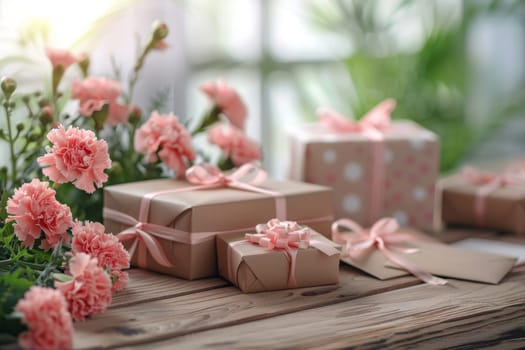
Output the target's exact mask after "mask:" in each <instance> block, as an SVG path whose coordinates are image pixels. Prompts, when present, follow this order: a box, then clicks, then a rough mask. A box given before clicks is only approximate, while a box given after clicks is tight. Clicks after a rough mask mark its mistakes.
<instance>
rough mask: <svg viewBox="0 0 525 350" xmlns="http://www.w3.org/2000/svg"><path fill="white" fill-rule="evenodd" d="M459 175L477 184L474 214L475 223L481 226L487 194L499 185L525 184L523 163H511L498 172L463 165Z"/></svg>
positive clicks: (483, 220) (499, 186) (483, 221)
mask: <svg viewBox="0 0 525 350" xmlns="http://www.w3.org/2000/svg"><path fill="white" fill-rule="evenodd" d="M461 176H463V178H464V179H465V180H467V181H468V182H470V183H472V184H474V185H476V186H479V187H478V189H477V191H476V201H475V203H474V215H475V218H476V224H477V225H478V226H479V227H482V226H483V225H484V223H485V216H486V215H485V214H486V202H487V200H486V199H487V196H488V195H489V194H490V193H492V192H493V191H495V190H497V189H498V188H501V187H505V186H510V185H525V165H524V164H523V163H512V164H511V165H509V166H508V167H507V168H505V170H504V171H503V172H502V173H500V174H496V173H492V172H489V171H483V170H480V169H477V168H474V167H465V168H463V170H462V171H461Z"/></svg>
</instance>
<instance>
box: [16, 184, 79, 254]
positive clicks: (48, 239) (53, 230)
mask: <svg viewBox="0 0 525 350" xmlns="http://www.w3.org/2000/svg"><path fill="white" fill-rule="evenodd" d="M7 213H8V214H9V216H8V217H7V221H16V223H15V224H14V226H13V228H14V230H15V235H16V236H17V237H18V239H19V240H21V241H22V242H23V244H22V245H23V246H25V247H32V246H33V244H34V243H35V239H38V238H40V235H41V232H42V231H43V232H44V237H43V239H42V242H41V243H40V248H42V249H45V250H48V249H50V248H53V247H55V246H56V245H57V244H58V242H59V241H60V240H61V239H64V240H65V241H66V242H68V241H69V235H68V234H67V230H68V229H69V228H70V227H71V225H72V224H73V219H72V217H71V210H70V209H69V207H68V206H67V205H64V204H61V203H59V202H58V201H57V200H56V198H55V191H54V190H52V189H51V188H49V184H48V183H47V182H41V181H40V180H38V179H33V181H31V182H30V183H26V184H23V185H22V186H21V187H20V188H18V189H16V190H15V193H14V194H13V197H11V198H9V200H8V201H7Z"/></svg>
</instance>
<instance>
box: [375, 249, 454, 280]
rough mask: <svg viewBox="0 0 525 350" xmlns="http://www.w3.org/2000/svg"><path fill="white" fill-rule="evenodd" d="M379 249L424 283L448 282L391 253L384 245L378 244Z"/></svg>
mask: <svg viewBox="0 0 525 350" xmlns="http://www.w3.org/2000/svg"><path fill="white" fill-rule="evenodd" d="M379 249H381V251H382V252H383V254H384V255H385V256H386V258H387V259H389V260H390V261H392V262H393V263H395V264H397V265H399V266H400V267H402V268H403V269H405V270H407V271H408V272H410V273H411V274H413V275H414V276H416V277H417V278H419V279H420V280H421V281H423V282H425V283H428V284H431V285H433V286H443V285H445V284H447V283H448V282H447V280H445V279H443V278H439V277H436V276H434V275H432V274H431V273H429V272H427V271H425V270H423V269H420V268H419V267H417V266H416V265H414V264H412V263H411V262H409V261H407V260H405V259H403V258H401V257H400V256H398V255H397V254H394V253H392V252H391V251H389V250H388V249H387V248H385V247H384V246H380V248H379Z"/></svg>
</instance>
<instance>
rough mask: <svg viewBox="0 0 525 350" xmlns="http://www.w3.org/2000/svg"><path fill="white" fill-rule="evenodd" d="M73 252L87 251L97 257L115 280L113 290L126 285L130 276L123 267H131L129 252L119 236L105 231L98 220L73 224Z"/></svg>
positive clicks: (99, 262) (99, 263)
mask: <svg viewBox="0 0 525 350" xmlns="http://www.w3.org/2000/svg"><path fill="white" fill-rule="evenodd" d="M71 248H72V252H73V254H77V253H86V254H89V255H91V256H92V257H95V258H97V260H98V266H100V267H102V268H104V269H107V270H108V271H109V273H110V275H111V279H112V281H113V291H117V290H120V289H122V288H124V287H125V286H126V283H127V280H128V276H127V273H126V272H122V271H121V270H122V269H127V268H129V254H128V252H127V251H126V249H125V248H124V246H123V245H122V243H120V241H119V240H118V238H117V237H116V236H114V235H112V234H108V233H106V232H105V228H104V226H103V225H102V224H99V223H98V222H89V221H87V222H85V223H84V225H82V223H81V222H78V221H77V222H75V223H74V224H73V243H72V244H71Z"/></svg>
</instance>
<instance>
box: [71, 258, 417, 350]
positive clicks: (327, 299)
mask: <svg viewBox="0 0 525 350" xmlns="http://www.w3.org/2000/svg"><path fill="white" fill-rule="evenodd" d="M340 277H341V282H340V284H339V286H324V287H315V288H303V289H292V290H283V291H275V292H266V293H255V294H243V293H241V292H240V291H239V290H238V289H237V288H234V287H226V288H218V289H213V290H209V291H204V292H199V293H191V294H187V295H182V296H172V295H168V296H167V297H166V298H162V299H156V300H152V301H148V302H144V303H142V304H140V305H134V304H129V305H125V306H122V307H119V308H116V309H110V310H108V311H107V312H106V313H104V314H102V315H99V316H97V317H95V318H94V319H91V320H87V321H85V322H82V323H78V324H76V325H75V337H74V344H75V348H79V349H88V348H108V347H115V346H124V345H133V344H145V343H148V342H151V341H157V340H161V339H168V338H171V337H176V336H181V335H184V334H188V333H193V332H198V331H205V330H209V329H214V328H218V327H226V326H231V325H235V324H240V323H244V322H248V321H253V320H260V319H265V318H270V317H274V316H276V315H283V314H287V313H292V312H297V311H300V310H306V309H311V308H317V307H321V306H325V305H330V304H335V303H341V302H344V301H348V300H352V299H357V298H360V297H363V296H367V295H373V294H377V293H382V292H385V291H389V290H393V289H399V288H404V287H407V286H411V285H415V284H418V283H419V281H418V280H417V279H415V278H413V277H402V278H397V279H393V280H389V281H379V280H377V279H375V278H372V277H368V276H365V275H363V274H362V273H360V272H358V271H356V270H355V269H353V268H351V267H348V266H343V267H342V268H341V273H340ZM165 278H168V279H169V278H170V277H168V276H166V277H165ZM154 289H155V288H151V290H154Z"/></svg>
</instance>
